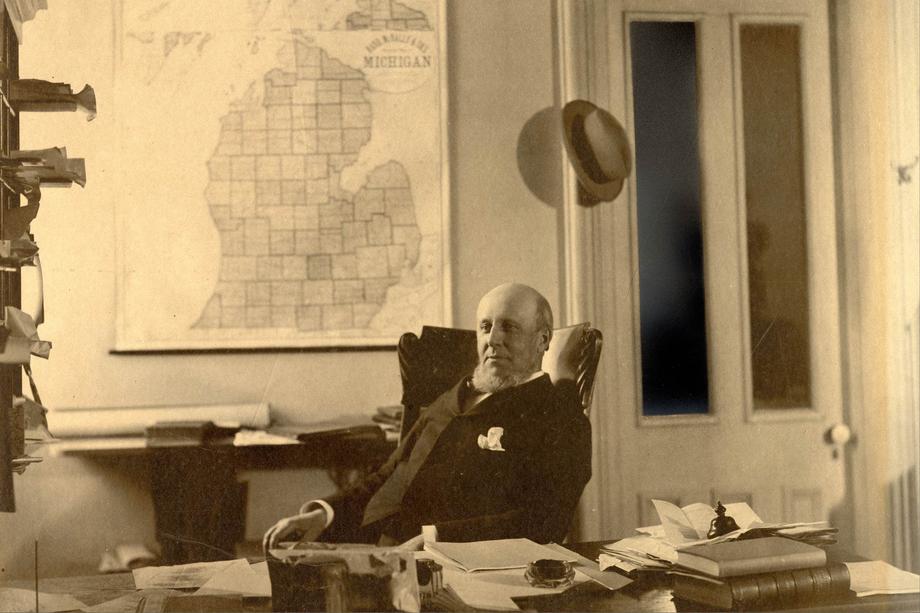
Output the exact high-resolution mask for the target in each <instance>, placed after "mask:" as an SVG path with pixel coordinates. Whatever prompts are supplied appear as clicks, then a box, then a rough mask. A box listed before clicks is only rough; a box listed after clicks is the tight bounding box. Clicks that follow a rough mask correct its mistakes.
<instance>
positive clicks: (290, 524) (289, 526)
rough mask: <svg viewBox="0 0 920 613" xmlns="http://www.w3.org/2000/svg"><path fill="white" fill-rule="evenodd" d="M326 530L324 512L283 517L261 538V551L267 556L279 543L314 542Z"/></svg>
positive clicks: (317, 511)
mask: <svg viewBox="0 0 920 613" xmlns="http://www.w3.org/2000/svg"><path fill="white" fill-rule="evenodd" d="M325 529H326V511H324V510H323V509H314V510H312V511H310V512H309V513H301V514H300V515H294V516H291V517H285V518H284V519H282V520H280V521H278V523H276V524H275V525H274V526H272V527H271V528H269V529H268V531H267V532H266V533H265V536H263V537H262V549H263V550H264V551H265V553H266V554H267V553H268V551H269V550H270V549H274V548H276V547H277V546H278V543H280V542H281V541H298V542H300V541H315V540H316V538H317V537H318V536H319V535H320V534H322V533H323V530H325Z"/></svg>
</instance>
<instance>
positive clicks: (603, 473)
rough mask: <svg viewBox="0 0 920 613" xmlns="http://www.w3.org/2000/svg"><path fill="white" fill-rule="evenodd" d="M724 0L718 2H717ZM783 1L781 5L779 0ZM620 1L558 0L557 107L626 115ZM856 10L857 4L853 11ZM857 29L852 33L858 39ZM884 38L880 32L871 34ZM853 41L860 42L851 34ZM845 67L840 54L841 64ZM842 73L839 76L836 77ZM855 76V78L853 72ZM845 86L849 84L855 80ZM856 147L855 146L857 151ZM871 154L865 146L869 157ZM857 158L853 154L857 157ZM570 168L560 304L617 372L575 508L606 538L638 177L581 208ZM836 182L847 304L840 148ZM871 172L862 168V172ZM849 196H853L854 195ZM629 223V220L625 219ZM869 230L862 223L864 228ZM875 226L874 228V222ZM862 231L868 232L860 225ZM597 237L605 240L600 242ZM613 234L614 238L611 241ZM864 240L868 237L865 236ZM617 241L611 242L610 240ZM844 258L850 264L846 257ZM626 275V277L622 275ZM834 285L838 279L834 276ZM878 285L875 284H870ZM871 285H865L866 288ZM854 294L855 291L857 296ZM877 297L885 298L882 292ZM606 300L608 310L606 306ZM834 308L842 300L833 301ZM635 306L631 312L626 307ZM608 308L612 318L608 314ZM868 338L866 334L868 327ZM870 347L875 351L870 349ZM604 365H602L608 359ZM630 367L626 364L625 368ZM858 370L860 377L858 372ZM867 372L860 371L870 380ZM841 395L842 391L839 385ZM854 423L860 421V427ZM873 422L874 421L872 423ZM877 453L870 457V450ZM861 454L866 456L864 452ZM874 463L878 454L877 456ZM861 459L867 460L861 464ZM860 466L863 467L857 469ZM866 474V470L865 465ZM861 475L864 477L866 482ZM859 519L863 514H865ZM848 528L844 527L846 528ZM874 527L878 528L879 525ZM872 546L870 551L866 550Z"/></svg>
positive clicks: (613, 498) (853, 410)
mask: <svg viewBox="0 0 920 613" xmlns="http://www.w3.org/2000/svg"><path fill="white" fill-rule="evenodd" d="M715 2H720V0H715ZM721 3H722V4H725V5H726V6H733V5H737V4H738V3H733V2H732V1H731V0H726V1H724V2H721ZM779 4H782V2H781V1H780V3H779ZM619 5H620V2H619V0H556V2H555V4H554V14H553V17H554V31H555V35H556V57H555V69H556V75H557V92H556V97H557V100H556V102H557V106H558V107H561V105H562V104H564V103H565V102H566V101H569V100H573V99H576V98H586V99H589V100H592V101H593V102H595V103H596V104H598V106H601V107H604V108H607V109H608V110H610V112H611V113H612V114H613V115H615V116H617V117H620V118H624V117H626V116H628V114H629V113H628V109H627V108H625V107H626V100H619V99H612V98H613V97H615V96H612V93H611V92H612V91H613V90H612V88H611V83H614V82H616V81H617V80H619V81H622V80H623V79H624V77H625V71H626V70H627V67H626V66H625V57H624V55H623V48H622V45H617V44H611V39H612V38H613V39H615V38H616V37H614V36H612V33H613V32H615V28H618V27H620V24H619V23H618V22H617V23H614V22H616V21H617V20H616V15H618V14H619V11H618V8H619ZM853 12H854V13H855V12H856V9H853ZM833 18H834V11H830V14H829V19H833ZM858 35H859V34H850V36H852V37H855V36H858ZM831 36H836V37H839V36H840V32H839V29H833V30H832V32H831ZM872 40H878V39H872ZM848 43H849V44H854V41H852V40H849V41H848ZM842 46H843V47H845V46H846V45H845V44H842V43H841V41H839V40H835V41H832V42H831V55H832V58H831V63H832V65H834V62H835V61H837V60H838V57H839V54H840V50H841V47H842ZM837 65H839V61H838V63H837ZM839 72H840V71H839V70H838V74H837V75H835V76H837V77H838V79H839V77H840V75H839ZM849 78H850V79H852V77H849ZM836 86H837V87H836V88H835V89H832V92H831V97H832V104H833V105H834V110H835V113H834V116H835V126H840V122H841V120H840V104H839V100H838V98H839V96H840V81H839V80H838V81H837V82H836ZM849 87H851V88H852V87H853V85H852V82H851V84H850V85H849ZM840 132H841V130H840V129H839V128H838V129H836V130H835V136H836V137H837V138H835V139H833V141H832V140H831V139H830V138H828V139H827V146H832V147H833V146H835V145H836V147H835V152H837V153H839V151H840V149H841V147H843V144H842V143H841V141H840V140H839V137H840ZM851 150H852V148H851ZM864 154H865V152H859V155H864ZM560 155H562V156H563V159H564V155H565V153H564V151H562V150H561V148H560ZM854 155H855V154H854ZM846 162H847V168H854V167H855V166H857V165H858V162H857V161H856V160H854V159H853V158H847V160H846ZM564 168H565V169H566V170H565V172H564V176H563V186H564V190H563V194H564V201H563V206H562V208H561V212H560V237H559V244H560V256H561V270H562V275H561V277H562V289H561V296H560V298H561V300H560V302H561V304H562V305H563V313H562V319H563V321H564V322H577V321H592V322H594V324H595V326H597V327H598V328H600V329H601V330H603V331H604V332H605V334H606V335H607V342H606V343H605V348H604V356H603V361H605V362H607V363H608V369H609V370H608V372H612V373H614V375H615V376H613V377H602V376H599V377H598V381H597V390H596V393H595V398H596V406H597V407H598V409H597V410H595V411H594V412H593V416H592V425H593V427H594V448H595V454H594V456H595V457H594V467H593V468H594V477H593V479H592V481H591V482H590V483H589V484H588V487H587V488H586V490H585V494H584V496H583V498H582V504H581V505H580V508H579V515H578V526H579V532H578V533H577V536H578V538H582V539H584V538H588V539H591V538H602V537H605V536H610V535H611V534H613V532H614V531H615V530H616V529H617V528H619V527H621V524H622V521H621V520H622V519H623V518H624V517H626V516H627V515H628V514H627V513H626V512H625V508H624V504H628V501H626V500H625V496H624V493H625V488H624V485H623V479H621V478H620V475H619V462H618V459H619V458H620V456H621V453H620V450H621V449H622V445H624V444H629V442H628V441H625V440H622V434H621V433H620V432H619V428H617V419H618V418H617V416H616V409H617V408H619V407H624V406H632V405H633V404H634V401H635V399H634V398H624V397H623V396H622V394H623V392H622V389H623V387H624V386H619V385H617V383H616V379H617V377H622V376H623V371H624V369H623V368H622V367H621V366H620V365H621V364H623V363H627V364H629V363H631V362H632V361H633V360H634V359H635V356H633V355H629V353H630V352H632V351H633V348H634V346H635V343H634V339H633V338H631V334H632V333H631V332H630V330H631V326H630V325H628V324H627V323H626V322H628V321H629V320H630V319H631V318H632V317H633V316H634V314H633V313H631V312H630V313H622V312H619V311H621V310H626V309H615V308H611V306H610V305H616V304H617V303H616V301H615V296H616V294H617V291H618V290H619V289H625V290H627V291H632V290H631V289H630V288H631V284H632V283H633V278H632V277H633V275H630V274H621V275H619V276H618V275H617V274H613V273H615V271H616V266H614V264H613V262H614V261H616V260H617V259H618V258H621V257H630V254H631V251H632V249H633V248H634V247H633V245H632V244H631V241H632V238H631V237H622V236H617V235H616V234H615V232H614V229H615V228H616V227H618V226H619V227H622V226H623V223H624V221H623V219H624V218H623V216H624V215H629V211H628V207H629V203H630V202H632V200H633V199H634V194H635V179H634V177H633V178H631V179H630V180H629V181H628V182H627V183H626V185H625V186H624V189H623V192H622V193H621V194H620V195H619V197H618V198H617V199H616V200H615V201H613V202H609V203H602V204H601V205H598V206H595V207H585V206H583V205H582V204H581V202H580V199H579V194H578V185H577V179H576V177H575V174H574V172H573V171H572V170H571V168H570V167H569V165H568V164H565V165H564ZM834 170H835V172H834V174H835V182H836V187H837V194H838V197H837V202H838V206H837V209H838V210H837V221H838V224H837V236H836V241H837V250H838V254H839V256H840V258H839V260H838V264H837V269H838V271H839V273H840V274H839V276H838V279H837V280H836V282H837V283H838V285H837V287H838V289H839V290H840V291H839V296H840V298H839V301H840V302H841V306H842V307H844V304H846V305H849V304H850V303H851V302H852V296H851V295H850V293H849V292H851V291H852V288H851V285H847V284H846V282H845V281H846V272H847V270H848V268H847V262H848V261H850V260H851V259H852V255H853V254H852V249H849V248H848V247H847V242H846V240H844V239H845V237H848V236H849V235H850V234H852V232H853V229H852V228H851V226H852V223H850V224H847V223H845V222H846V221H848V220H846V219H844V217H845V215H843V214H842V213H841V210H842V209H843V208H844V205H845V204H846V203H847V202H849V200H848V199H847V197H845V196H844V195H843V190H845V189H847V188H848V187H849V186H851V185H852V184H854V183H858V180H857V179H853V178H852V177H850V178H848V180H847V181H846V185H843V184H842V183H841V177H840V175H841V163H840V158H839V155H838V156H837V157H836V158H835V167H834ZM863 174H865V172H864V173H863ZM850 199H852V197H850ZM626 227H628V223H626ZM859 227H860V228H863V226H859ZM870 227H871V226H870ZM857 231H859V232H862V233H864V234H865V233H866V232H868V230H865V229H863V230H857ZM601 237H605V238H604V239H602V238H601ZM611 237H613V238H611ZM864 238H865V237H864ZM611 242H612V246H611V245H610V243H611ZM845 259H846V261H844V260H845ZM624 277H628V278H624ZM832 283H833V281H832ZM872 283H873V282H870V283H869V285H870V286H872ZM863 290H864V291H865V288H863ZM857 297H858V295H857ZM880 300H883V298H882V299H880ZM605 307H607V308H605ZM835 308H836V305H835ZM630 310H631V309H630ZM860 313H862V311H859V310H858V309H857V310H856V311H855V312H854V311H853V310H852V309H846V308H841V312H840V315H839V321H840V328H841V330H846V329H847V328H848V327H853V325H854V322H856V321H858V320H859V318H860V317H862V318H865V317H866V316H867V315H866V314H865V313H863V314H860ZM608 314H609V315H610V317H609V319H610V320H606V319H605V318H607V317H608ZM864 335H865V333H864ZM844 339H845V340H844V345H843V349H842V351H841V353H845V352H847V351H849V350H850V349H851V344H852V342H853V335H852V334H851V335H846V336H844ZM870 353H871V352H870ZM874 357H875V356H874V355H870V354H867V355H866V356H865V358H864V359H860V360H857V361H856V362H854V361H853V360H850V361H847V362H846V363H845V364H844V373H843V377H844V386H843V387H844V388H846V391H845V393H846V398H845V399H844V404H845V405H846V408H847V411H846V412H845V414H846V415H847V416H849V419H850V420H853V423H854V425H855V426H857V427H858V428H862V427H866V426H865V425H864V424H863V423H862V422H863V421H864V420H862V419H861V414H862V413H863V411H861V407H862V406H864V404H863V403H854V402H853V394H852V387H853V386H852V382H853V381H854V378H855V379H857V380H859V381H858V382H859V383H860V384H862V387H861V389H863V390H865V389H866V388H865V385H866V384H867V382H866V381H863V380H861V379H860V378H859V373H860V372H862V371H861V370H860V369H861V368H863V367H864V366H865V365H866V360H872V359H874ZM602 368H603V364H602ZM626 370H628V369H626ZM854 373H855V374H854ZM864 378H865V377H863V379H864ZM836 397H837V398H839V397H840V391H839V390H838V392H837V394H836ZM857 424H858V425H857ZM869 427H871V424H869ZM869 455H871V454H869ZM863 460H866V458H865V457H864V458H863ZM873 460H874V458H873ZM864 464H865V462H864ZM857 472H858V471H857ZM863 472H866V471H865V470H863ZM852 473H853V471H852V470H850V469H849V467H848V474H847V483H848V487H847V488H846V490H847V491H846V494H845V496H846V500H845V505H844V506H845V507H846V508H848V509H853V508H854V507H856V506H858V505H856V504H855V502H854V499H855V498H859V499H860V500H861V501H862V504H863V506H865V501H866V498H867V496H865V495H859V496H857V495H856V494H857V493H863V492H865V491H866V490H865V489H862V488H859V487H857V488H856V489H854V487H853V486H852V485H851V484H853V483H854V482H855V483H856V484H857V486H858V484H859V483H860V480H859V478H858V476H857V478H854V476H853V474H852ZM862 482H863V483H864V482H865V479H863V481H862ZM859 516H860V517H862V513H860V515H859ZM848 527H850V528H851V529H855V528H852V523H851V524H850V525H849V526H843V528H844V529H845V530H846V529H847V528H848ZM875 532H877V531H875ZM843 537H844V539H847V540H850V542H853V543H855V544H856V545H857V546H861V545H862V544H863V543H864V541H865V539H863V540H860V539H858V538H855V537H853V538H850V539H848V538H847V535H843ZM866 551H868V550H866Z"/></svg>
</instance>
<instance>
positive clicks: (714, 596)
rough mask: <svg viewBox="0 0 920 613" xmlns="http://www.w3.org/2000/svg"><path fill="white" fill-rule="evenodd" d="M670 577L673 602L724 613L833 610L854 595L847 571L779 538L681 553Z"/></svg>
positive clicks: (821, 552)
mask: <svg viewBox="0 0 920 613" xmlns="http://www.w3.org/2000/svg"><path fill="white" fill-rule="evenodd" d="M670 573H671V574H672V575H674V583H673V590H674V597H675V598H679V599H682V600H686V601H690V602H694V603H699V604H703V605H706V606H709V607H715V608H719V609H726V610H750V609H782V608H788V607H807V606H816V605H821V604H831V603H833V602H835V601H839V600H840V599H841V598H845V597H846V596H847V595H848V594H849V592H850V573H849V571H848V570H847V567H846V565H844V564H841V563H836V562H828V560H827V554H826V553H825V551H824V550H823V549H821V548H819V547H815V546H814V545H810V544H808V543H803V542H800V541H796V540H792V539H788V538H784V537H778V536H769V537H765V538H756V539H747V540H737V541H726V542H722V543H712V544H704V545H696V546H693V547H688V548H686V549H682V550H679V551H678V552H677V561H676V563H675V564H674V566H673V567H672V568H671V570H670Z"/></svg>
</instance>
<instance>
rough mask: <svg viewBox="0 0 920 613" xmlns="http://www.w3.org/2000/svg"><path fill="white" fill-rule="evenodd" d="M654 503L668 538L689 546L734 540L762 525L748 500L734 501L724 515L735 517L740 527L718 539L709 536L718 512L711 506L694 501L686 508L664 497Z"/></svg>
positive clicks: (676, 543)
mask: <svg viewBox="0 0 920 613" xmlns="http://www.w3.org/2000/svg"><path fill="white" fill-rule="evenodd" d="M652 504H654V505H655V510H656V511H657V512H658V518H659V519H660V520H661V526H662V528H663V529H664V534H665V539H667V541H668V542H670V543H671V544H672V545H680V546H689V545H691V544H697V543H699V542H708V543H715V542H719V541H722V540H731V539H732V538H735V537H737V536H738V535H739V534H740V533H741V532H743V531H744V530H747V529H748V528H751V527H752V526H755V525H760V524H763V521H761V519H760V517H758V516H757V513H755V512H754V510H753V509H752V508H751V507H750V506H749V505H748V504H747V503H746V502H731V503H729V504H727V505H725V514H726V515H727V516H730V517H732V518H733V519H734V520H735V523H737V524H738V527H739V528H740V530H736V531H734V532H730V533H728V534H725V535H723V536H721V537H718V539H719V540H715V539H707V538H706V534H707V533H708V532H709V526H710V524H711V523H712V520H713V519H715V517H716V512H715V511H714V510H713V509H712V507H710V506H709V505H706V504H703V503H701V502H695V503H693V504H688V505H687V506H685V507H678V506H677V505H676V504H673V503H670V502H667V501H665V500H652Z"/></svg>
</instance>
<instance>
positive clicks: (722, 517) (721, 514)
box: [706, 500, 739, 539]
mask: <svg viewBox="0 0 920 613" xmlns="http://www.w3.org/2000/svg"><path fill="white" fill-rule="evenodd" d="M735 530H739V528H738V523H737V522H736V521H735V519H734V518H733V517H731V516H730V515H726V514H725V507H724V506H722V501H721V500H720V501H719V502H718V503H716V516H715V517H714V518H712V523H711V524H709V532H707V533H706V538H711V539H713V538H716V537H717V536H722V535H723V534H728V533H729V532H734V531H735Z"/></svg>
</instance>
